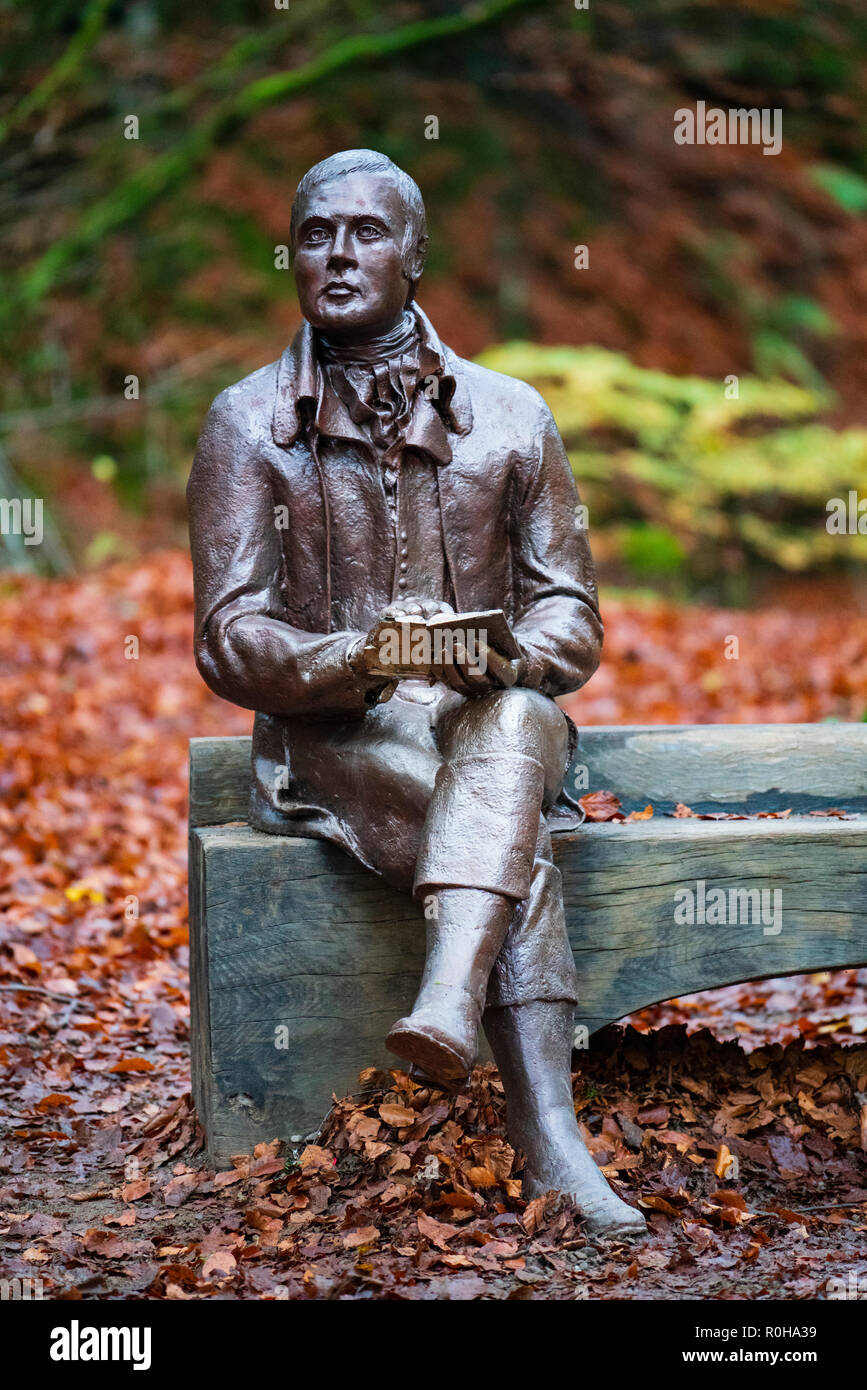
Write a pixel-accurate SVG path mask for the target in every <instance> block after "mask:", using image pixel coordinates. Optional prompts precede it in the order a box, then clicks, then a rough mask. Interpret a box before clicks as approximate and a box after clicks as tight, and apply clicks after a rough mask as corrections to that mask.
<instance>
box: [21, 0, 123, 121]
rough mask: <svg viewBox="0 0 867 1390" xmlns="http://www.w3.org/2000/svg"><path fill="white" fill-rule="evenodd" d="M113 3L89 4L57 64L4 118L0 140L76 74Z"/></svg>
mask: <svg viewBox="0 0 867 1390" xmlns="http://www.w3.org/2000/svg"><path fill="white" fill-rule="evenodd" d="M110 4H111V0H90V4H89V5H87V6H86V8H85V11H84V18H83V19H82V21H81V28H80V29H79V30H78V32H77V33H76V34H75V36H74V37H73V38H72V39H71V41H70V42H69V44H68V45H67V47H66V49H65V50H64V52H63V54H62V55H61V57H60V58H59V59H58V60H57V62H56V63H55V64H54V67H53V68H50V69H49V71H48V72H47V73H46V75H45V77H43V79H42V81H41V82H38V83H37V84H36V86H35V87H34V88H33V90H32V91H31V92H28V94H27V96H26V97H24V98H23V100H22V101H20V102H19V103H18V105H17V106H16V107H15V108H14V109H13V110H12V111H10V113H9V115H8V116H7V117H6V118H5V120H0V143H2V142H3V141H4V140H5V139H6V137H7V135H9V133H10V131H12V130H14V129H15V128H16V127H17V126H19V125H23V123H24V122H25V121H26V120H28V119H29V118H30V117H31V116H34V115H35V114H36V112H37V111H41V110H42V109H43V108H44V107H45V106H47V105H48V103H49V101H50V100H51V98H52V97H53V96H54V94H55V92H57V91H58V90H59V89H60V88H61V87H62V86H63V85H64V84H65V83H67V82H68V81H69V80H70V78H71V77H72V76H73V75H74V74H75V72H76V71H77V70H78V68H79V67H80V66H81V64H82V63H83V61H84V59H85V58H86V57H87V54H88V53H89V52H90V51H91V49H92V48H93V46H94V44H95V43H96V42H97V40H98V39H99V36H100V34H101V33H102V30H103V27H104V25H105V20H106V16H107V14H108V9H109V6H110Z"/></svg>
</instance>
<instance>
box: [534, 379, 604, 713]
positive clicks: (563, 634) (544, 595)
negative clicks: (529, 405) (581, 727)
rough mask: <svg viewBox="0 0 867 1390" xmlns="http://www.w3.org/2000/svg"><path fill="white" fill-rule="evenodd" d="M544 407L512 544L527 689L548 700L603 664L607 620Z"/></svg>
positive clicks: (568, 472) (574, 493) (572, 489)
mask: <svg viewBox="0 0 867 1390" xmlns="http://www.w3.org/2000/svg"><path fill="white" fill-rule="evenodd" d="M534 394H536V393H534ZM537 401H538V406H539V412H538V417H537V419H538V424H537V428H536V433H535V438H534V441H533V446H532V449H531V451H530V458H529V464H530V468H531V473H530V477H529V480H528V481H526V482H525V483H524V484H523V487H522V493H523V495H522V496H521V497H520V498H519V502H518V507H517V510H516V521H515V526H514V530H513V539H512V545H513V567H514V569H513V572H514V577H515V589H516V599H517V602H516V613H515V622H514V624H513V626H514V632H515V636H516V637H517V639H518V641H519V642H520V644H521V647H522V648H523V651H524V654H525V657H526V663H525V666H524V667H523V669H522V672H521V675H520V678H519V679H520V683H521V684H522V685H525V686H529V687H531V688H533V689H536V690H540V691H542V693H543V694H545V695H565V694H567V693H568V692H569V691H572V690H577V689H579V687H580V686H582V685H584V684H585V682H586V681H588V680H589V679H590V677H591V676H592V675H593V672H594V671H595V670H596V667H597V666H598V665H599V658H600V654H601V651H602V620H601V618H600V616H599V599H598V595H597V590H596V576H595V572H594V568H593V559H592V557H591V554H590V545H589V543H588V540H587V530H586V527H585V526H584V524H583V521H582V516H583V513H582V512H581V511H579V503H580V498H579V495H578V489H577V488H576V486H575V480H574V478H573V476H572V469H571V468H570V466H569V460H568V458H567V457H566V451H565V449H564V448H563V441H562V440H561V438H560V434H559V432H558V430H557V426H556V424H555V423H554V417H553V416H552V414H551V412H550V410H549V409H548V407H547V405H546V404H545V403H544V401H543V400H542V399H541V397H538V396H537ZM525 462H526V461H525ZM524 478H525V479H526V471H525V472H524Z"/></svg>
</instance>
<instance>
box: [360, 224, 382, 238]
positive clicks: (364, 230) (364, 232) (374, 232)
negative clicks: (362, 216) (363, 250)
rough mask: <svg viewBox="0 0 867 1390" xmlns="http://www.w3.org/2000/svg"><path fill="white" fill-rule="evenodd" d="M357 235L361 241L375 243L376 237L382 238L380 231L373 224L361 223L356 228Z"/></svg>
mask: <svg viewBox="0 0 867 1390" xmlns="http://www.w3.org/2000/svg"><path fill="white" fill-rule="evenodd" d="M358 235H359V236H360V237H361V240H362V241H375V240H376V238H377V237H380V236H382V230H381V228H379V227H377V225H376V223H375V222H362V224H361V226H360V227H359V228H358Z"/></svg>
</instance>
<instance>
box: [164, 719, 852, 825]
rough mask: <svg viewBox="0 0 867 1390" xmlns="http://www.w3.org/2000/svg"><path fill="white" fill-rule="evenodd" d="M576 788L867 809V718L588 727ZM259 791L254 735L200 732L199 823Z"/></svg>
mask: <svg viewBox="0 0 867 1390" xmlns="http://www.w3.org/2000/svg"><path fill="white" fill-rule="evenodd" d="M567 789H568V790H570V791H571V792H572V793H573V794H574V795H579V796H580V795H582V794H583V793H584V792H585V791H598V790H601V789H607V790H609V791H613V792H616V793H617V795H618V796H619V797H620V799H621V801H622V802H623V803H624V806H625V807H626V809H627V810H635V809H637V808H639V807H644V806H645V805H647V803H648V802H651V803H652V804H653V806H654V807H655V809H656V810H657V812H665V811H673V810H674V807H675V804H676V803H677V802H678V801H683V802H685V803H686V804H687V805H688V806H691V807H692V809H693V810H695V811H720V810H725V811H744V812H754V811H779V810H785V809H786V808H791V809H792V810H793V811H809V810H814V809H815V810H824V809H827V808H828V807H830V806H841V807H843V808H844V809H846V810H851V811H865V812H867V724H709V725H684V726H673V727H666V726H662V725H660V726H659V727H651V728H648V727H635V728H631V727H624V726H615V727H611V728H608V727H604V726H599V727H592V728H586V729H582V730H580V732H579V739H578V751H577V753H576V757H575V761H574V763H573V766H572V770H571V772H570V775H569V777H568V778H567ZM249 794H250V740H249V738H196V739H191V740H190V825H191V826H193V827H195V826H200V825H225V824H227V823H228V822H229V821H245V820H246V818H247V801H248V797H249Z"/></svg>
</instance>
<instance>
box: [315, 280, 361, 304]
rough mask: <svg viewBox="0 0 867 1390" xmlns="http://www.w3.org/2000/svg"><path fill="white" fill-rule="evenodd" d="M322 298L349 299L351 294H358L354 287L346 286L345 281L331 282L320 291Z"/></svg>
mask: <svg viewBox="0 0 867 1390" xmlns="http://www.w3.org/2000/svg"><path fill="white" fill-rule="evenodd" d="M322 294H323V296H325V298H327V299H336V300H342V299H349V298H350V297H351V296H352V295H353V294H358V290H357V289H356V288H355V286H354V285H348V284H347V283H346V281H345V280H331V281H329V283H328V284H327V285H326V286H325V287H324V289H323V290H322Z"/></svg>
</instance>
